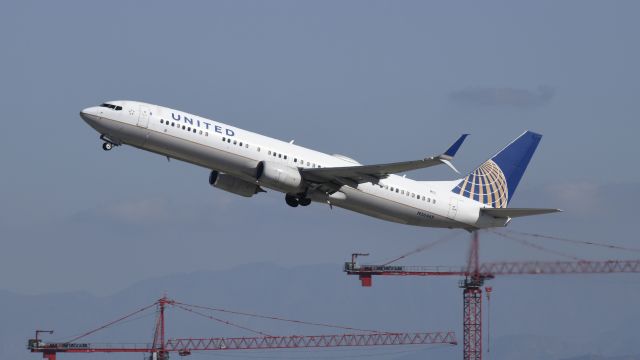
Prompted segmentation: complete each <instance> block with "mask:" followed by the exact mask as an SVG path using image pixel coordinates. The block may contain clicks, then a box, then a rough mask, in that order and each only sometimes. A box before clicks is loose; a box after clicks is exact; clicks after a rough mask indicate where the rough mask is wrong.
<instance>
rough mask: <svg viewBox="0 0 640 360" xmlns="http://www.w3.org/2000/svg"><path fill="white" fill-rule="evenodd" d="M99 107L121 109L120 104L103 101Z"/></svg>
mask: <svg viewBox="0 0 640 360" xmlns="http://www.w3.org/2000/svg"><path fill="white" fill-rule="evenodd" d="M100 107H106V108H109V109H113V110H122V106H120V105H117V106H116V105H113V104H107V103H104V104H102V105H100Z"/></svg>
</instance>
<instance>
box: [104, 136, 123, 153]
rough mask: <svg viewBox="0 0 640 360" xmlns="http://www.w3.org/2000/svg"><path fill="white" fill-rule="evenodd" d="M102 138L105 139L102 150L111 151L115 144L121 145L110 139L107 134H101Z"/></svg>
mask: <svg viewBox="0 0 640 360" xmlns="http://www.w3.org/2000/svg"><path fill="white" fill-rule="evenodd" d="M100 140H102V141H104V143H102V150H104V151H109V150H111V149H113V147H114V146H118V145H120V143H118V142H115V141H113V140H111V139H109V138H108V137H106V136H105V135H100Z"/></svg>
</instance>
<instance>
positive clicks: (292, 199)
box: [284, 194, 311, 207]
mask: <svg viewBox="0 0 640 360" xmlns="http://www.w3.org/2000/svg"><path fill="white" fill-rule="evenodd" d="M284 201H286V202H287V205H289V206H291V207H297V206H298V205H300V206H308V205H309V204H311V199H309V198H308V197H306V196H305V195H304V194H298V195H291V194H286V195H285V196H284Z"/></svg>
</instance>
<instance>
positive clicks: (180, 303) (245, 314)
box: [174, 301, 390, 334]
mask: <svg viewBox="0 0 640 360" xmlns="http://www.w3.org/2000/svg"><path fill="white" fill-rule="evenodd" d="M174 304H176V305H181V306H186V307H192V308H195V309H202V310H210V311H216V312H223V313H228V314H234V315H242V316H248V317H254V318H259V319H267V320H276V321H284V322H290V323H296V324H303V325H311V326H322V327H328V328H334V329H342V330H350V331H362V332H370V333H382V334H390V332H388V331H380V330H369V329H358V328H354V327H349V326H341V325H332V324H325V323H314V322H309V321H302V320H292V319H285V318H280V317H276V316H267V315H259V314H252V313H246V312H240V311H232V310H226V309H219V308H213V307H207V306H200V305H191V304H185V303H182V302H178V301H176V302H175V303H174Z"/></svg>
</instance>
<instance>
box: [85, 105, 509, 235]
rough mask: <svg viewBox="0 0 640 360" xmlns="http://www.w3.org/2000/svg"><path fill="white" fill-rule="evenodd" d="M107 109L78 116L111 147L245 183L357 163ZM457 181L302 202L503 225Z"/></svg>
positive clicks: (227, 130)
mask: <svg viewBox="0 0 640 360" xmlns="http://www.w3.org/2000/svg"><path fill="white" fill-rule="evenodd" d="M109 104H113V105H117V106H118V107H121V109H118V110H115V109H112V108H108V107H91V108H88V109H85V110H83V111H82V112H81V116H82V118H83V119H84V120H85V121H86V122H87V123H88V124H89V125H90V126H91V127H93V128H94V129H95V130H96V131H98V132H99V133H100V134H102V135H104V136H105V137H106V139H108V141H110V142H112V143H113V144H115V145H120V144H128V145H131V146H134V147H137V148H140V149H144V150H147V151H151V152H155V153H158V154H161V155H164V156H167V157H170V158H174V159H179V160H182V161H186V162H189V163H192V164H195V165H199V166H202V167H205V168H207V169H211V170H216V171H219V172H222V173H225V174H228V175H232V176H234V177H237V178H240V179H242V180H244V181H246V182H251V183H256V184H259V182H258V181H257V180H256V167H257V165H258V163H259V162H260V161H270V162H277V163H280V164H282V165H286V166H289V167H291V168H294V169H295V168H311V167H313V168H316V167H322V168H329V167H341V166H354V165H359V164H358V163H357V162H356V161H355V160H352V159H350V158H347V157H345V156H341V155H329V154H325V153H322V152H319V151H315V150H311V149H307V148H304V147H302V146H298V145H295V144H293V143H289V142H284V141H280V140H277V139H274V138H270V137H267V136H263V135H260V134H256V133H253V132H250V131H246V130H242V129H239V128H236V127H233V126H230V125H226V124H223V123H221V122H218V121H213V120H209V119H206V118H203V117H199V116H196V115H192V114H188V113H185V112H182V111H178V110H174V109H170V108H166V107H162V106H157V105H151V104H146V103H141V102H135V101H113V102H110V103H109ZM458 182H459V180H454V181H416V180H412V179H409V178H406V177H403V176H397V175H390V176H389V177H387V178H385V179H382V180H380V181H379V183H378V184H373V183H363V184H359V185H358V186H357V187H355V188H354V187H351V186H346V185H344V186H342V187H341V188H340V190H339V192H340V193H341V194H340V196H335V195H333V196H331V195H328V194H323V193H314V192H311V193H310V194H309V197H310V198H311V199H312V200H313V201H316V202H324V203H330V204H331V205H332V206H338V207H341V208H344V209H348V210H352V211H356V212H359V213H362V214H365V215H369V216H373V217H376V218H379V219H383V220H387V221H392V222H397V223H402V224H408V225H416V226H427V227H442V228H463V229H467V230H474V229H478V228H486V227H496V226H505V225H506V223H508V220H505V219H496V218H493V217H490V216H485V215H481V214H480V208H482V207H486V206H485V205H483V204H481V203H479V202H477V201H474V200H471V199H468V198H466V197H463V196H460V195H457V194H455V193H453V192H451V189H452V188H454V187H455V186H456V184H457V183H458ZM259 185H261V186H265V187H269V186H268V185H265V184H259ZM271 188H272V190H276V191H281V189H276V188H273V187H271ZM342 194H344V195H342Z"/></svg>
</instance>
